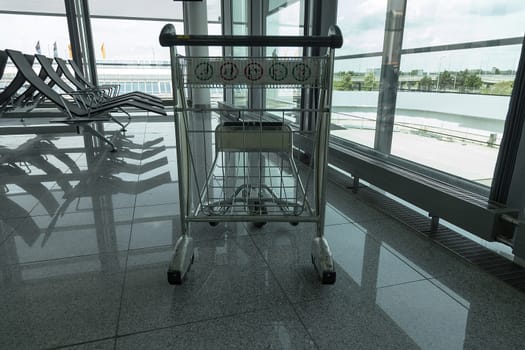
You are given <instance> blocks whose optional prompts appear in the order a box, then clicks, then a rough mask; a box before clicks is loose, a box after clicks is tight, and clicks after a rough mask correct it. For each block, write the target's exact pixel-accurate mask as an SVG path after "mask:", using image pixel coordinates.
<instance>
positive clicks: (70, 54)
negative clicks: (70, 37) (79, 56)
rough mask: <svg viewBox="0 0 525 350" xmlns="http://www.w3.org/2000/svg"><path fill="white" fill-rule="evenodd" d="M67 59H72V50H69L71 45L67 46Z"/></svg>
mask: <svg viewBox="0 0 525 350" xmlns="http://www.w3.org/2000/svg"><path fill="white" fill-rule="evenodd" d="M67 57H69V59H72V58H73V49H72V48H71V44H67Z"/></svg>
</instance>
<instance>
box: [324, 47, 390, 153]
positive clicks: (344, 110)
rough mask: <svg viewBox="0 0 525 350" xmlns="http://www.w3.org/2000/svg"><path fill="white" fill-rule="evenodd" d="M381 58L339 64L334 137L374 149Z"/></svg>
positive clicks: (347, 60)
mask: <svg viewBox="0 0 525 350" xmlns="http://www.w3.org/2000/svg"><path fill="white" fill-rule="evenodd" d="M380 67H381V57H370V58H359V59H345V60H336V61H335V64H334V72H335V74H334V91H333V97H332V106H333V112H332V126H331V132H330V133H331V135H332V136H336V137H338V138H341V139H344V140H346V141H351V142H355V143H359V144H361V145H365V146H368V147H374V135H375V127H376V117H377V101H378V96H379V94H378V89H379V75H380V70H381V68H380Z"/></svg>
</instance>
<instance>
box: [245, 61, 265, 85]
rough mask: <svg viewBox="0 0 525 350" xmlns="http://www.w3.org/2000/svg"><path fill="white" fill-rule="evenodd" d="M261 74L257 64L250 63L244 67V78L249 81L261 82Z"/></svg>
mask: <svg viewBox="0 0 525 350" xmlns="http://www.w3.org/2000/svg"><path fill="white" fill-rule="evenodd" d="M263 72H264V70H263V67H262V65H261V64H260V63H258V62H250V63H248V64H247V65H246V66H245V67H244V76H245V77H246V78H247V79H248V80H250V81H258V80H261V78H262V76H263Z"/></svg>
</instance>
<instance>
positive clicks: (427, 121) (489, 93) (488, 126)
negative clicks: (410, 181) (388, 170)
mask: <svg viewBox="0 0 525 350" xmlns="http://www.w3.org/2000/svg"><path fill="white" fill-rule="evenodd" d="M524 15H525V3H523V2H522V1H514V0H503V1H498V2H494V1H487V0H480V1H466V0H465V1H461V2H448V1H443V0H438V1H436V0H432V1H429V0H421V1H417V2H413V3H412V2H411V3H410V4H409V5H408V6H407V17H406V22H405V35H404V41H403V46H404V47H405V48H413V47H425V46H435V45H443V44H458V43H464V42H470V41H483V40H494V39H504V38H509V37H516V36H522V35H523V21H522V18H523V16H524ZM466 27H468V30H465V28H466ZM520 51H521V47H520V45H509V46H499V47H487V48H476V49H464V50H448V51H437V52H429V53H420V54H405V55H403V56H402V58H401V66H400V78H399V89H400V90H399V92H398V96H397V104H396V116H395V124H394V132H393V141H392V154H393V155H395V156H398V157H401V158H404V159H408V160H411V161H413V162H416V163H418V164H422V165H425V166H427V167H429V168H433V169H437V170H440V171H442V172H445V173H448V174H451V175H454V176H458V177H461V178H463V179H467V180H470V181H474V182H478V183H480V184H483V185H487V186H490V184H491V181H492V176H493V173H494V168H495V164H496V159H497V155H498V152H499V144H500V142H501V137H502V133H503V127H504V123H505V118H506V115H507V110H508V105H509V101H510V93H511V91H512V85H513V82H514V79H515V74H516V72H515V70H516V68H517V63H518V59H519V55H520Z"/></svg>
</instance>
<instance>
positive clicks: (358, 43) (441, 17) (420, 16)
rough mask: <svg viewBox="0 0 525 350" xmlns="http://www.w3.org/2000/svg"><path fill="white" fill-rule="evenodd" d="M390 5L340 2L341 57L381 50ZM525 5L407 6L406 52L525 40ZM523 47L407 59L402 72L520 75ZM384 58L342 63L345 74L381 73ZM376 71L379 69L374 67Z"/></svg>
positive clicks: (461, 1) (420, 0) (423, 2)
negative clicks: (476, 71) (497, 70)
mask: <svg viewBox="0 0 525 350" xmlns="http://www.w3.org/2000/svg"><path fill="white" fill-rule="evenodd" d="M386 7H387V1H386V0H344V1H342V0H339V7H338V16H337V24H338V25H339V26H340V27H341V30H342V32H343V37H344V46H343V48H342V49H341V50H339V52H338V55H346V54H356V53H366V52H377V51H381V50H382V46H383V36H384V26H385V14H386ZM524 19H525V1H524V0H408V1H407V8H406V19H405V30H404V35H403V48H416V47H426V46H435V45H443V44H452V43H463V42H471V41H480V40H487V39H501V38H509V37H518V36H521V37H523V35H524V33H525V20H524ZM519 53H520V47H519V45H516V46H513V47H499V48H492V49H477V50H460V51H448V52H435V53H431V54H413V55H405V56H404V57H402V59H401V70H403V71H409V70H412V69H423V70H425V71H434V72H435V71H443V70H444V69H448V70H459V69H479V68H482V69H491V68H492V67H498V68H500V69H516V67H517V62H518V61H517V60H518V58H519ZM380 64H381V59H380V58H371V59H361V60H355V61H354V62H339V63H338V65H339V67H340V69H342V70H344V69H348V70H350V69H352V70H357V69H361V71H363V67H367V66H369V67H370V68H378V67H380ZM374 66H375V67H374Z"/></svg>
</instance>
